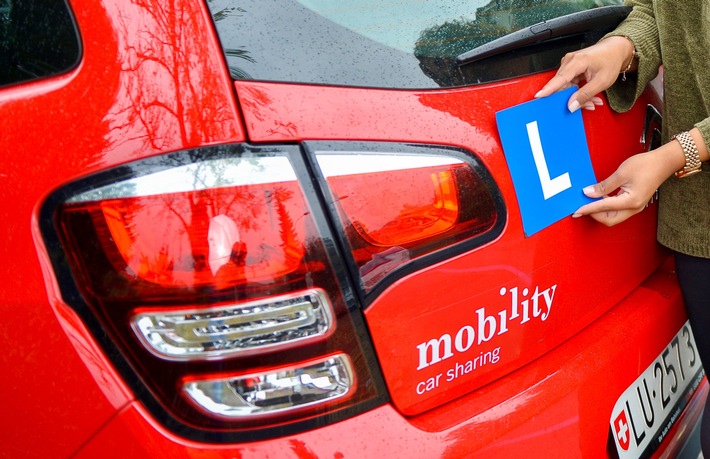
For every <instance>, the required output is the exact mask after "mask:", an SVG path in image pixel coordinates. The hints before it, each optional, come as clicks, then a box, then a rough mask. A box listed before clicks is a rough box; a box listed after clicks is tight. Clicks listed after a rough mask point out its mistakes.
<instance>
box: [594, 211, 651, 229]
mask: <svg viewBox="0 0 710 459" xmlns="http://www.w3.org/2000/svg"><path fill="white" fill-rule="evenodd" d="M639 212H640V210H611V211H608V212H599V213H595V214H590V215H589V216H590V217H591V218H593V219H594V220H596V221H598V222H599V223H602V224H604V225H606V226H614V225H617V224H619V223H621V222H623V221H626V220H628V219H629V217H632V216H633V215H636V214H637V213H639Z"/></svg>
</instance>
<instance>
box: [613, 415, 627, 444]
mask: <svg viewBox="0 0 710 459" xmlns="http://www.w3.org/2000/svg"><path fill="white" fill-rule="evenodd" d="M629 433H630V432H629V420H628V418H627V417H626V410H622V411H621V413H619V415H618V416H617V417H616V419H614V437H616V443H617V444H618V445H619V446H620V447H621V449H623V450H624V451H628V450H629V446H631V435H629Z"/></svg>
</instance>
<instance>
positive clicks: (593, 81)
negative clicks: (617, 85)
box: [567, 75, 609, 112]
mask: <svg viewBox="0 0 710 459" xmlns="http://www.w3.org/2000/svg"><path fill="white" fill-rule="evenodd" d="M602 80H603V79H602V78H601V77H599V76H597V75H594V76H593V77H591V78H590V79H589V80H588V81H587V83H586V84H585V85H584V86H580V88H579V89H578V90H577V92H575V93H574V94H572V95H571V96H570V98H569V101H568V103H567V108H568V109H569V111H570V112H575V111H577V110H578V109H579V108H580V107H583V106H584V105H585V104H586V103H587V102H591V103H593V104H595V105H603V104H604V101H603V100H602V99H601V97H599V96H598V94H600V93H601V92H602V91H604V89H606V88H607V87H608V86H609V85H607V84H606V83H605V82H604V81H602Z"/></svg>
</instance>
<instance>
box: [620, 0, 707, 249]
mask: <svg viewBox="0 0 710 459" xmlns="http://www.w3.org/2000/svg"><path fill="white" fill-rule="evenodd" d="M626 3H627V4H628V5H631V6H633V7H634V8H633V10H632V12H631V14H630V15H629V17H628V18H627V19H626V20H624V22H622V23H621V24H620V25H619V27H618V28H617V29H616V30H615V31H614V32H612V33H611V34H610V35H622V36H626V37H628V38H629V39H631V41H632V42H633V43H634V46H635V47H636V51H637V52H638V55H639V67H638V73H637V74H636V75H631V74H628V75H627V81H626V82H622V81H621V80H620V79H619V80H618V81H617V83H616V84H615V85H614V86H613V87H611V88H610V89H609V90H608V91H607V95H608V98H609V103H610V105H611V107H612V108H613V109H614V110H616V111H621V112H623V111H626V110H628V109H630V108H631V106H632V105H633V103H634V101H635V100H636V99H637V98H638V97H639V95H640V94H641V93H642V92H643V90H644V88H645V87H646V85H647V84H648V83H649V82H650V81H651V80H653V79H654V78H655V77H656V76H657V75H658V68H659V66H660V65H661V64H662V65H663V86H664V95H663V98H664V104H663V139H664V142H667V141H668V140H669V139H670V137H671V136H672V135H674V134H677V133H679V132H681V131H687V130H690V129H692V128H693V126H695V127H697V128H698V129H699V130H700V132H701V133H702V135H703V138H704V139H705V143H706V145H708V146H709V147H710V71H709V70H710V0H626ZM709 200H710V164H708V163H703V170H702V172H700V173H698V174H694V175H691V176H688V177H685V178H683V179H677V178H675V177H671V178H669V179H668V180H666V182H665V183H664V184H663V185H662V186H661V188H660V197H659V215H658V241H659V242H660V243H661V244H663V245H665V246H666V247H669V248H671V249H673V250H676V251H678V252H682V253H685V254H688V255H694V256H697V257H704V258H710V205H708V201H709Z"/></svg>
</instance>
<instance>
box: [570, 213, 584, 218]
mask: <svg viewBox="0 0 710 459" xmlns="http://www.w3.org/2000/svg"><path fill="white" fill-rule="evenodd" d="M581 216H582V214H578V213H577V212H575V213H573V214H572V218H579V217H581Z"/></svg>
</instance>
